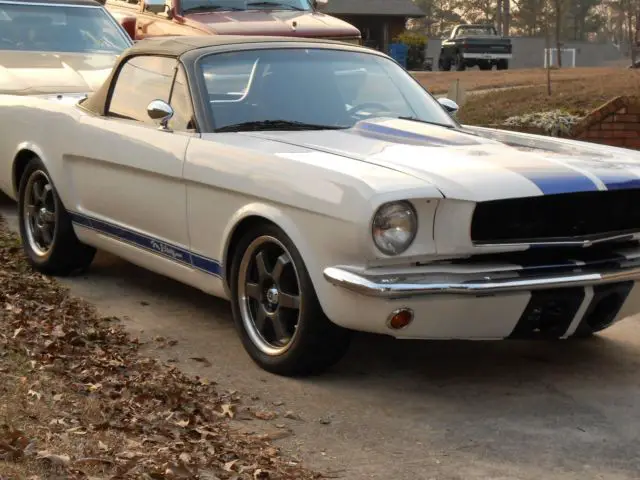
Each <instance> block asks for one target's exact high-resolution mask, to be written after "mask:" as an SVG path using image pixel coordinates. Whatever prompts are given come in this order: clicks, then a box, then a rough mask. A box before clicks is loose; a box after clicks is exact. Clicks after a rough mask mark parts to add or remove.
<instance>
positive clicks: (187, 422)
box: [174, 419, 189, 428]
mask: <svg viewBox="0 0 640 480" xmlns="http://www.w3.org/2000/svg"><path fill="white" fill-rule="evenodd" d="M174 423H175V424H176V425H178V426H179V427H182V428H184V427H186V426H187V425H189V420H188V419H187V420H178V421H177V422H174Z"/></svg>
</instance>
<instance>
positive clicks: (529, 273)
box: [324, 260, 640, 300]
mask: <svg viewBox="0 0 640 480" xmlns="http://www.w3.org/2000/svg"><path fill="white" fill-rule="evenodd" d="M623 261H624V260H623ZM624 262H625V263H626V265H623V264H621V265H620V266H619V267H613V268H611V267H610V268H604V267H603V268H601V269H599V268H597V267H589V266H578V265H576V266H575V268H571V269H567V268H564V269H554V268H550V269H544V270H546V271H545V272H544V273H541V272H540V271H541V270H542V269H543V268H542V267H540V268H537V269H536V268H532V269H519V270H494V271H483V272H474V273H468V272H460V271H458V272H429V273H409V274H407V273H404V272H402V273H398V274H393V273H389V272H386V273H384V274H374V273H365V272H363V271H359V270H356V269H351V268H349V267H343V266H338V267H329V268H326V269H325V270H324V277H325V279H326V280H327V281H328V282H330V283H331V284H333V285H336V286H339V287H343V288H345V289H347V290H350V291H352V292H356V293H360V294H362V295H366V296H370V297H380V298H385V299H391V300H393V299H400V298H407V297H417V296H426V295H442V294H454V295H472V296H484V295H494V294H499V293H510V292H518V291H530V290H542V289H553V288H568V287H584V286H595V285H602V284H609V283H615V282H625V281H630V280H631V281H638V280H640V262H639V261H638V260H635V261H624Z"/></svg>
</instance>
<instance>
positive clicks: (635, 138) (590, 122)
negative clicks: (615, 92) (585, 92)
mask: <svg viewBox="0 0 640 480" xmlns="http://www.w3.org/2000/svg"><path fill="white" fill-rule="evenodd" d="M571 136H572V138H575V139H576V140H584V141H587V142H593V143H602V144H605V145H613V146H615V147H625V148H632V149H635V150H640V97H629V96H621V97H617V98H614V99H613V100H611V101H610V102H607V103H606V104H604V105H602V106H601V107H600V108H597V109H596V110H594V111H593V112H591V113H590V114H589V115H587V116H586V117H585V118H584V119H583V120H582V121H581V122H580V123H579V124H577V125H576V126H575V127H574V128H573V131H572V135H571Z"/></svg>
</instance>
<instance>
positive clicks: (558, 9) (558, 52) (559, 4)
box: [555, 0, 562, 68]
mask: <svg viewBox="0 0 640 480" xmlns="http://www.w3.org/2000/svg"><path fill="white" fill-rule="evenodd" d="M555 7H556V59H557V60H556V61H557V64H558V68H562V52H561V50H560V48H561V47H562V43H561V42H560V33H561V32H562V0H555Z"/></svg>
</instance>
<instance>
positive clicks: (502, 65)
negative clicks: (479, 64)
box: [496, 60, 509, 70]
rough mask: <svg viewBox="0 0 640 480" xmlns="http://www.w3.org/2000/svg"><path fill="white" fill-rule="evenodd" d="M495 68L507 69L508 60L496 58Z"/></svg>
mask: <svg viewBox="0 0 640 480" xmlns="http://www.w3.org/2000/svg"><path fill="white" fill-rule="evenodd" d="M496 68H497V69H498V70H507V69H508V68H509V60H498V64H497V66H496Z"/></svg>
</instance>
